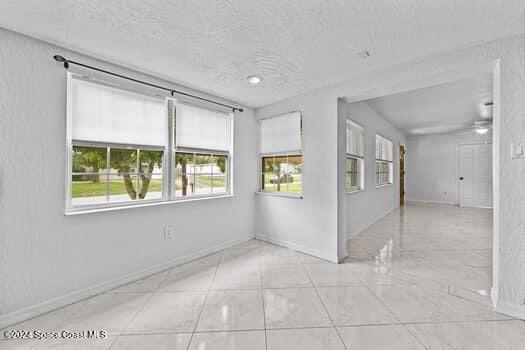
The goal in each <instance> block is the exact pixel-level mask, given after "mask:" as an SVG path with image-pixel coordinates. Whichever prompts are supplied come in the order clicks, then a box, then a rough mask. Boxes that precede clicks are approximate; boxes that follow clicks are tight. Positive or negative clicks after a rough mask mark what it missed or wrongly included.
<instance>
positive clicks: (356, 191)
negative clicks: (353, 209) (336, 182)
mask: <svg viewBox="0 0 525 350" xmlns="http://www.w3.org/2000/svg"><path fill="white" fill-rule="evenodd" d="M365 191H366V189H364V188H361V189H359V190H352V191H346V194H354V193H361V192H365Z"/></svg>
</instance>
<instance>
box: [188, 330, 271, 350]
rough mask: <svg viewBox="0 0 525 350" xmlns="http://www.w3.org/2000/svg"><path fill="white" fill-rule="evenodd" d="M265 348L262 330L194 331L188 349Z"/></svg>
mask: <svg viewBox="0 0 525 350" xmlns="http://www.w3.org/2000/svg"><path fill="white" fill-rule="evenodd" d="M245 349H249V350H265V349H266V340H265V334H264V331H248V332H212V333H195V334H194V335H193V338H192V340H191V344H190V347H189V350H245Z"/></svg>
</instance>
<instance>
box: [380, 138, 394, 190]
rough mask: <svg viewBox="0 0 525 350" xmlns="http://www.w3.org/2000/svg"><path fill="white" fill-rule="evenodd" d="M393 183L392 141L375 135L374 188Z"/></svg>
mask: <svg viewBox="0 0 525 350" xmlns="http://www.w3.org/2000/svg"><path fill="white" fill-rule="evenodd" d="M393 182H394V172H393V146H392V141H390V140H389V139H387V138H385V137H383V136H381V135H376V186H383V185H388V184H392V183H393Z"/></svg>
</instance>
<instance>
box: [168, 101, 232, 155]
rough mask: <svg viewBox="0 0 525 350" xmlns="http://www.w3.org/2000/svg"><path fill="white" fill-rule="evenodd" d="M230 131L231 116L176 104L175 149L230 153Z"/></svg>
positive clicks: (188, 105)
mask: <svg viewBox="0 0 525 350" xmlns="http://www.w3.org/2000/svg"><path fill="white" fill-rule="evenodd" d="M231 131H232V118H231V114H229V113H224V112H219V111H213V110H209V109H204V108H200V107H196V106H193V105H190V104H185V103H179V104H177V121H176V142H177V147H182V148H198V149H206V150H217V151H230V150H231V148H232V147H231V143H232V135H231Z"/></svg>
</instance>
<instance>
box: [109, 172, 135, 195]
mask: <svg viewBox="0 0 525 350" xmlns="http://www.w3.org/2000/svg"><path fill="white" fill-rule="evenodd" d="M137 188H138V176H137V175H136V174H110V175H109V201H110V202H127V201H132V200H136V199H137Z"/></svg>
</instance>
